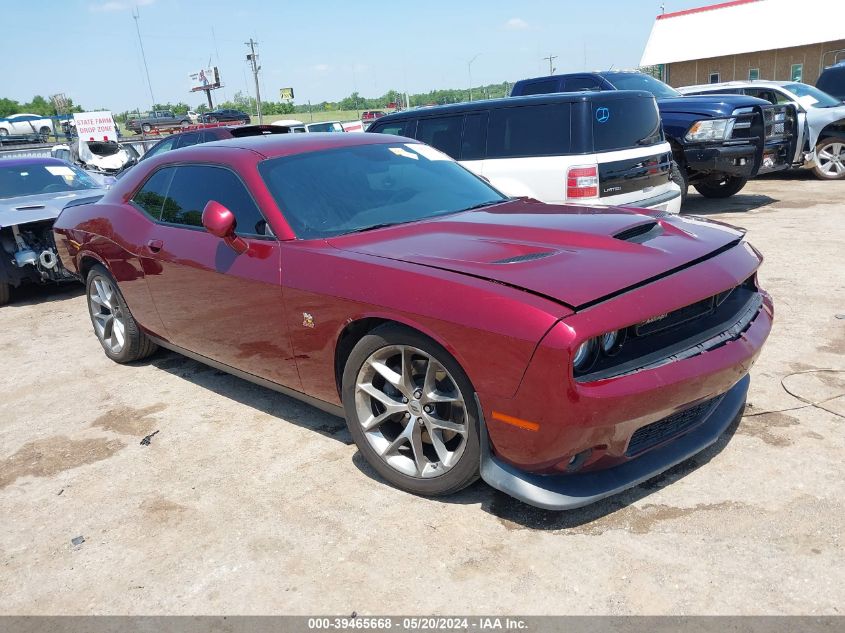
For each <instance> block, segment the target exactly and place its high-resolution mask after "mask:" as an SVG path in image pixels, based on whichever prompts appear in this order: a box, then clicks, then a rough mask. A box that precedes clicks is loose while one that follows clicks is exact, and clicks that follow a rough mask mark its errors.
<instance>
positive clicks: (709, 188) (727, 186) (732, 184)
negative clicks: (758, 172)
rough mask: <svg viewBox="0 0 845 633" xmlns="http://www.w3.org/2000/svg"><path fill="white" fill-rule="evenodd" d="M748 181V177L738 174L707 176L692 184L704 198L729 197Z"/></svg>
mask: <svg viewBox="0 0 845 633" xmlns="http://www.w3.org/2000/svg"><path fill="white" fill-rule="evenodd" d="M747 182H748V178H740V177H739V176H709V177H708V178H706V179H705V180H702V181H700V182H697V183H695V184H694V185H693V187H695V190H696V191H698V193H700V194H701V195H702V196H704V197H705V198H730V197H731V196H732V195H734V194H736V193H739V191H740V190H741V189H742V188H743V187H744V186H745V183H747Z"/></svg>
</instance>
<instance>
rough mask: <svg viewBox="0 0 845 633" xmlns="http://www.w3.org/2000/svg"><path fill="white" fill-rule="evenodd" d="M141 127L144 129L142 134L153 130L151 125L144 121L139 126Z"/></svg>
mask: <svg viewBox="0 0 845 633" xmlns="http://www.w3.org/2000/svg"><path fill="white" fill-rule="evenodd" d="M141 129H142V130H144V134H149V133H150V132H152V131H153V126H152V125H150V124H149V123H144V125H142V126H141Z"/></svg>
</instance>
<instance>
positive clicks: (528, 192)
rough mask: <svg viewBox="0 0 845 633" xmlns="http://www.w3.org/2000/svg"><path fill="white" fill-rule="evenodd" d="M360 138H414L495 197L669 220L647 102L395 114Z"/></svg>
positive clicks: (676, 203) (665, 148)
mask: <svg viewBox="0 0 845 633" xmlns="http://www.w3.org/2000/svg"><path fill="white" fill-rule="evenodd" d="M368 132H376V133H381V134H397V135H399V136H406V137H409V138H415V139H417V140H420V141H422V142H424V143H427V144H429V145H431V146H433V147H436V148H437V149H439V150H440V151H442V152H444V153H446V154H448V155H449V156H451V157H452V158H454V159H456V160H458V161H460V163H461V164H462V165H464V166H465V167H467V168H468V169H470V170H472V171H474V172H475V173H476V174H478V175H479V176H483V177H484V178H486V179H487V180H488V181H490V183H491V184H492V185H493V186H494V187H496V188H497V189H499V190H500V191H502V192H503V193H505V194H507V195H510V196H514V197H518V196H528V197H531V198H536V199H537V200H542V201H543V202H548V203H554V204H586V205H590V206H596V205H600V206H610V205H618V206H633V207H641V208H647V209H659V210H663V211H667V212H670V213H678V212H679V211H680V208H681V189H680V187H679V186H678V185H677V184H675V182H673V181H672V149H671V147H670V146H669V143H667V142H666V139H665V138H664V136H663V128H662V126H661V123H660V113H659V111H658V109H657V103H656V102H655V100H654V97H653V96H652V95H651V94H650V93H647V92H642V91H632V90H619V91H613V92H610V91H607V92H578V93H555V94H547V95H537V96H530V97H510V98H506V99H492V100H488V101H474V102H470V103H461V104H455V105H448V106H438V107H433V108H425V109H423V110H412V111H403V112H398V113H395V114H390V115H387V116H384V117H382V118H380V119H378V120H377V121H376V122H375V123H373V124H372V125H371V126H370V128H369V130H368Z"/></svg>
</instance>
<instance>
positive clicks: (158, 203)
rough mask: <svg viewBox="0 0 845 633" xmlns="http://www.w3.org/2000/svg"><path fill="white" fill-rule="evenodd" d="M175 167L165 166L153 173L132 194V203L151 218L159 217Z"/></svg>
mask: <svg viewBox="0 0 845 633" xmlns="http://www.w3.org/2000/svg"><path fill="white" fill-rule="evenodd" d="M175 171H176V168H175V167H165V168H164V169H159V170H158V171H157V172H156V173H154V174H153V175H152V176H151V177H150V178H149V179H148V180H147V182H145V183H144V185H143V186H142V187H141V188H140V189H139V190H138V192H137V193H136V194H135V195H134V196H132V203H133V204H134V205H135V206H136V207H138V208H139V209H141V210H142V211H143V212H144V213H146V214H147V215H148V216H150V217H151V218H152V219H153V220H159V219H160V218H161V209H162V207H163V206H164V200H165V198H166V197H167V190H168V189H169V188H170V181H171V180H172V179H173V172H175Z"/></svg>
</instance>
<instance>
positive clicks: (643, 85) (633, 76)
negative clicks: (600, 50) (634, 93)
mask: <svg viewBox="0 0 845 633" xmlns="http://www.w3.org/2000/svg"><path fill="white" fill-rule="evenodd" d="M602 76H603V77H604V78H605V79H607V80H608V81H609V82H610V83H612V84H613V87H614V88H616V89H617V90H645V91H646V92H650V93H651V94H653V95H654V97H655V98H656V99H669V98H671V97H680V96H681V93H680V92H678V91H677V90H675V89H674V88H672V87H671V86H667V85H666V84H665V83H663V82H662V81H660V80H659V79H655V78H654V77H652V76H651V75H644V74H643V73H608V74H606V75H602Z"/></svg>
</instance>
